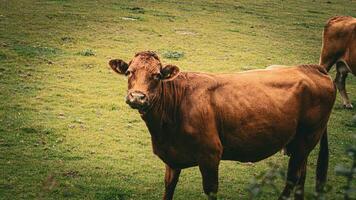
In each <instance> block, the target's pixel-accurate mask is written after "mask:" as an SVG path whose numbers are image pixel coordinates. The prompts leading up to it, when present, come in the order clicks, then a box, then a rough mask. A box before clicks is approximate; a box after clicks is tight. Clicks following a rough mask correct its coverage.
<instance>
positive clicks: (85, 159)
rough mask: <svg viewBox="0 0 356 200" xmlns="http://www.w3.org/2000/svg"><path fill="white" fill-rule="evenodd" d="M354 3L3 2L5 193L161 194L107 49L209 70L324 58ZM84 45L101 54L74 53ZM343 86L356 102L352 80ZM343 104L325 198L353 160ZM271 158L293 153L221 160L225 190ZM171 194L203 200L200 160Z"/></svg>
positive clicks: (0, 165)
mask: <svg viewBox="0 0 356 200" xmlns="http://www.w3.org/2000/svg"><path fill="white" fill-rule="evenodd" d="M354 13H356V5H355V3H354V2H353V1H349V0H345V1H331V3H327V1H306V0H305V1H291V0H287V1H272V0H263V1H239V2H235V1H232V0H231V1H230V0H225V1H219V2H216V1H193V2H191V1H188V0H184V1H177V2H173V1H158V0H157V1H156V0H152V1H126V0H125V1H114V0H105V1H100V2H99V3H97V2H96V1H90V2H84V1H76V0H48V1H45V0H38V1H32V0H31V1H27V0H22V1H1V3H0V102H1V104H0V152H1V153H0V171H1V178H0V199H160V198H161V194H162V192H163V187H164V186H163V175H164V164H163V163H162V162H161V161H160V160H159V159H158V158H157V157H155V156H154V155H153V153H152V150H151V143H150V136H149V134H148V132H147V129H146V127H145V125H144V123H143V122H142V121H141V119H140V117H139V114H138V113H137V111H135V110H131V109H129V107H128V106H127V105H126V104H125V102H124V96H125V93H126V87H127V83H126V79H125V78H124V77H121V76H117V75H115V74H114V73H113V72H112V71H111V70H110V69H109V67H108V64H107V63H108V61H109V59H111V58H123V59H125V60H126V61H128V60H129V59H131V58H132V57H133V55H134V53H135V52H137V51H142V50H155V51H157V52H159V53H160V55H161V59H162V60H163V62H164V63H172V64H175V65H177V66H179V67H180V68H181V70H184V71H202V72H213V73H219V72H237V71H242V70H247V69H256V68H263V67H265V66H268V65H271V64H286V65H293V64H306V63H317V62H318V58H319V52H320V46H321V32H322V28H323V25H324V23H325V21H326V20H327V19H328V18H329V17H331V16H333V15H351V14H354ZM127 18H130V19H127ZM88 50H90V51H89V53H90V52H95V56H82V54H81V53H78V52H84V54H85V53H86V52H87V51H88ZM165 52H180V53H184V56H183V57H179V59H170V58H165V57H164V56H163V54H164V53H165ZM85 55H87V54H85ZM334 74H335V72H334V71H333V72H332V75H333V76H334ZM347 84H348V90H349V92H350V95H351V98H352V100H353V101H354V102H356V78H355V77H353V76H349V78H348V80H347ZM247 95H249V94H247ZM340 105H341V102H340V97H339V96H338V98H337V102H336V104H335V108H334V110H333V114H332V116H331V119H330V124H329V132H330V137H329V138H330V139H329V141H330V142H329V143H330V149H331V150H330V154H331V158H330V170H329V174H330V176H329V181H328V184H329V185H331V186H332V187H333V190H332V191H331V192H330V193H329V194H328V197H329V199H340V198H341V194H340V192H341V190H342V186H343V184H345V180H343V179H342V178H340V177H337V176H335V173H334V168H335V166H336V165H337V164H340V163H343V164H350V159H349V157H348V156H347V155H345V153H344V149H345V147H346V146H348V145H350V144H352V143H354V142H355V141H354V138H353V137H352V133H355V132H356V127H355V126H354V125H352V121H351V120H352V116H353V115H355V110H353V111H349V110H343V109H342V108H341V106H340ZM316 152H317V151H313V153H312V155H311V157H310V158H309V163H308V167H309V168H308V175H307V182H306V191H307V192H309V193H311V192H313V189H314V178H315V172H314V171H315V166H316ZM268 162H276V163H283V164H286V163H287V157H285V156H283V155H281V154H276V155H275V156H273V157H271V158H269V159H267V160H266V161H262V162H259V163H255V164H252V165H248V164H241V163H237V162H230V161H223V162H222V163H221V168H220V189H219V197H220V198H221V199H247V190H246V188H247V186H248V182H249V180H250V179H251V178H253V177H254V176H255V175H256V174H259V173H260V172H262V171H264V170H267V168H268V164H267V163H268ZM282 184H283V183H282V182H281V183H280V187H281V188H282ZM277 195H278V194H275V193H273V192H272V191H268V192H266V193H265V194H264V195H263V196H262V198H261V199H275V198H276V196H277ZM175 197H176V198H175V199H205V196H204V195H203V192H202V186H201V177H200V173H199V170H198V169H197V168H190V169H187V170H184V171H183V173H182V175H181V178H180V182H179V183H178V186H177V190H176V194H175Z"/></svg>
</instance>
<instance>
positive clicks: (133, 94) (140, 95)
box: [130, 92, 146, 101]
mask: <svg viewBox="0 0 356 200" xmlns="http://www.w3.org/2000/svg"><path fill="white" fill-rule="evenodd" d="M130 96H131V97H132V98H134V99H137V100H141V101H142V100H144V99H146V95H145V94H144V93H142V92H130Z"/></svg>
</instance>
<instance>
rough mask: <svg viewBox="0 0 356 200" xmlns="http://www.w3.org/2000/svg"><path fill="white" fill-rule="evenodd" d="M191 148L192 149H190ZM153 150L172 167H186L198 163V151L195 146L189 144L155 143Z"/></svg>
mask: <svg viewBox="0 0 356 200" xmlns="http://www.w3.org/2000/svg"><path fill="white" fill-rule="evenodd" d="M181 147H185V148H181ZM189 149H190V150H191V151H189ZM153 152H154V154H156V155H157V156H158V157H159V158H160V159H161V160H162V161H163V162H164V163H165V164H167V165H168V166H170V167H172V168H179V169H184V168H188V167H193V166H196V165H197V158H196V152H195V150H193V148H189V147H188V146H187V144H181V145H179V146H177V145H175V144H165V145H157V144H154V145H153Z"/></svg>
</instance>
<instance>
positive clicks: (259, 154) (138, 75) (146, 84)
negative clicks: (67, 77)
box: [109, 51, 335, 200]
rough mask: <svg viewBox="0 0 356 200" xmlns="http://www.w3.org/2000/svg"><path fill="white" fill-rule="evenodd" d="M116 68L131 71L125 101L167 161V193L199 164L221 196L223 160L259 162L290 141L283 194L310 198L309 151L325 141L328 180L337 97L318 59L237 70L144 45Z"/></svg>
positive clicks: (320, 181)
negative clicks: (197, 68) (182, 62)
mask: <svg viewBox="0 0 356 200" xmlns="http://www.w3.org/2000/svg"><path fill="white" fill-rule="evenodd" d="M109 64H110V66H111V68H112V69H113V70H114V71H115V72H117V73H119V74H126V76H127V77H128V91H127V97H126V101H127V103H128V104H129V105H130V106H131V107H132V108H134V109H138V111H139V113H140V115H141V118H142V119H143V120H144V121H145V123H146V125H147V128H148V130H149V132H150V134H151V139H152V146H153V152H154V153H155V154H156V155H157V156H158V157H159V158H160V159H161V160H162V161H163V162H164V163H165V164H166V172H165V193H164V196H163V199H166V200H169V199H172V198H173V193H174V190H175V187H176V184H177V182H178V178H179V174H180V172H181V170H182V169H184V168H188V167H192V166H199V169H200V171H201V174H202V178H203V189H204V192H205V193H206V194H207V195H208V198H209V199H216V198H217V192H218V169H219V163H220V161H221V160H236V161H241V162H257V161H260V160H262V159H265V158H267V157H269V156H271V155H273V154H275V153H276V152H278V151H280V150H281V149H282V148H284V147H286V149H287V152H288V154H289V155H290V160H289V165H288V173H287V183H286V186H285V188H284V190H283V192H282V194H281V196H280V199H284V198H286V197H288V196H290V194H291V193H292V192H293V189H294V188H295V186H296V187H297V188H299V192H295V193H294V195H295V197H296V199H303V196H304V194H303V190H304V181H305V176H306V166H307V158H308V155H309V153H310V152H311V151H312V149H313V148H314V147H315V146H316V145H317V143H318V142H319V141H320V140H321V145H320V151H319V157H318V164H317V175H316V179H317V180H316V181H317V189H318V190H321V189H322V187H323V185H324V184H325V181H326V174H327V168H328V167H327V166H328V142H327V123H328V119H329V116H330V112H331V109H332V106H333V104H334V101H335V88H334V85H333V82H332V80H331V78H330V77H329V76H328V75H327V72H326V70H325V69H324V68H322V67H320V66H319V65H303V66H297V67H285V68H278V69H273V70H255V71H248V72H242V73H234V74H206V73H195V72H179V68H178V67H177V66H174V65H166V66H163V65H162V63H161V61H160V59H159V58H158V56H157V55H156V54H155V53H154V52H150V51H145V52H140V53H137V54H136V55H135V57H134V58H133V59H132V60H131V61H130V62H129V63H126V62H124V61H123V60H120V59H115V60H111V61H110V62H109Z"/></svg>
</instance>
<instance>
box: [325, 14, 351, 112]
mask: <svg viewBox="0 0 356 200" xmlns="http://www.w3.org/2000/svg"><path fill="white" fill-rule="evenodd" d="M334 64H336V71H337V73H336V77H335V84H336V87H337V88H338V90H339V92H340V95H341V97H342V101H343V104H344V107H345V108H348V109H352V104H351V101H350V100H349V97H348V95H347V92H346V88H345V80H346V77H347V74H348V73H349V72H351V73H352V74H353V75H356V18H353V17H350V16H336V17H333V18H331V19H329V20H328V22H327V24H326V25H325V28H324V32H323V46H322V50H321V55H320V65H322V66H324V67H325V68H326V70H327V71H329V70H330V68H331V67H332V66H333V65H334Z"/></svg>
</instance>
